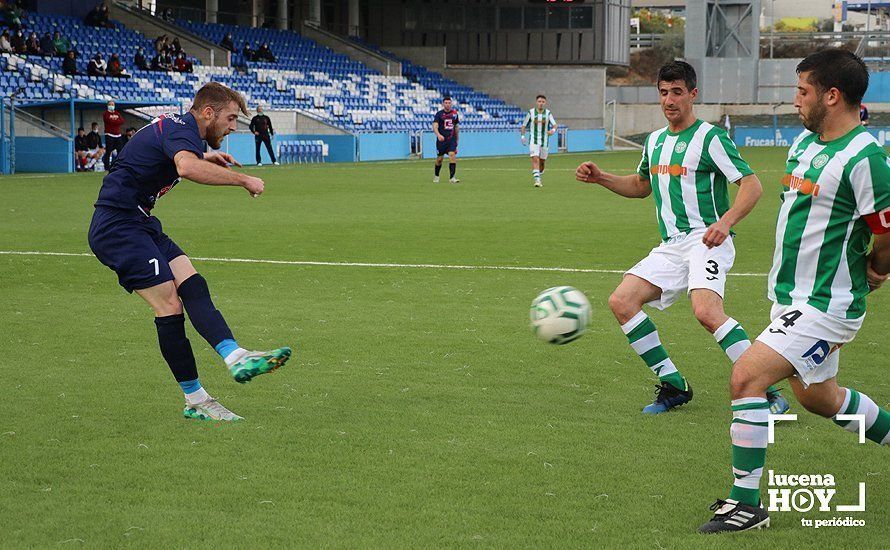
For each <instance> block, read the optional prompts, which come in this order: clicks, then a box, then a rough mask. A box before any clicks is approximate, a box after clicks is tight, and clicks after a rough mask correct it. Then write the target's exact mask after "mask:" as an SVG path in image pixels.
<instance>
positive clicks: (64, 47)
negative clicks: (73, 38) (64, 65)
mask: <svg viewBox="0 0 890 550" xmlns="http://www.w3.org/2000/svg"><path fill="white" fill-rule="evenodd" d="M53 48H55V50H56V55H57V56H59V57H67V56H68V52H69V51H73V50H72V49H71V42H69V41H68V39H67V38H65V37H64V36H62V33H60V32H59V31H56V34H55V35H53Z"/></svg>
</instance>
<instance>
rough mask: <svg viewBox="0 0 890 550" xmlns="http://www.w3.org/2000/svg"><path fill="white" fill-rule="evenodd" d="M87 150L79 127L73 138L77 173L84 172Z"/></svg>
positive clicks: (85, 141)
mask: <svg viewBox="0 0 890 550" xmlns="http://www.w3.org/2000/svg"><path fill="white" fill-rule="evenodd" d="M66 59H67V58H66ZM89 149H90V148H89V147H88V146H87V136H86V134H84V130H83V126H81V127H80V128H78V129H77V135H76V136H75V137H74V168H75V170H77V171H78V172H83V171H84V170H86V163H87V156H88V154H89Z"/></svg>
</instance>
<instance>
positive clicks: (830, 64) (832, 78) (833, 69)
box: [797, 48, 868, 106]
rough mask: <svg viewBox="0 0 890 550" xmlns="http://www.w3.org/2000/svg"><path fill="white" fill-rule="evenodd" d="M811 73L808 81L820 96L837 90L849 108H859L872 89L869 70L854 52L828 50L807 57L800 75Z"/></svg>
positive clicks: (800, 67)
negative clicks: (867, 92) (869, 89)
mask: <svg viewBox="0 0 890 550" xmlns="http://www.w3.org/2000/svg"><path fill="white" fill-rule="evenodd" d="M806 72H808V73H810V74H809V77H808V78H807V81H808V82H809V83H810V84H812V85H813V86H815V87H816V89H817V90H819V92H820V93H824V92H827V91H828V90H830V89H832V88H837V89H838V90H839V91H840V92H841V95H842V96H844V101H846V102H847V104H848V105H851V106H858V105H859V104H860V103H861V102H862V96H864V95H865V91H866V90H867V89H868V67H866V66H865V63H864V62H863V61H862V59H860V58H859V56H857V55H856V54H854V53H853V52H849V51H847V50H842V49H841V48H827V49H824V50H821V51H818V52H815V53H811V54H810V55H808V56H806V57H805V58H804V60H803V61H801V62H800V63H798V64H797V74H800V73H806Z"/></svg>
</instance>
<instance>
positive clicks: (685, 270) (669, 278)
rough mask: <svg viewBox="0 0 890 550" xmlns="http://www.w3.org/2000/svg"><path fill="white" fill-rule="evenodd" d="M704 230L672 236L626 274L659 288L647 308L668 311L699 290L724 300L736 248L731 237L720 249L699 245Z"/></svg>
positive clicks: (718, 247)
mask: <svg viewBox="0 0 890 550" xmlns="http://www.w3.org/2000/svg"><path fill="white" fill-rule="evenodd" d="M705 231H707V230H706V229H696V230H694V231H692V232H690V233H689V234H686V235H683V234H681V235H677V236H676V237H672V238H671V239H669V240H668V241H667V242H664V243H661V244H660V245H658V246H657V247H655V248H653V249H652V252H650V253H649V255H648V256H646V257H645V258H643V260H642V261H640V262H639V263H638V264H637V265H635V266H633V267H632V268H630V269H629V270H628V271H627V273H628V274H630V275H636V276H637V277H639V278H641V279H644V280H646V281H649V282H650V283H652V284H653V285H655V286H657V287H658V288H660V289H661V296H660V297H659V298H658V299H657V300H653V301H651V302H649V303H648V304H647V305H649V306H650V307H654V308H655V309H667V308H668V307H669V306H670V305H671V304H673V303H674V302H676V301H677V298H679V297H680V296H681V295H682V294H684V293H688V292H689V291H691V290H696V289H699V288H706V289H708V290H713V291H714V292H716V293H717V294H718V295H719V296H720V297H721V298H723V291H724V288H725V287H726V274H727V273H728V272H729V270H730V269H731V268H732V264H733V263H734V262H735V245H734V244H733V242H732V237H727V239H726V240H725V241H723V244H721V245H720V246H715V247H714V248H708V247H707V246H705V244H704V243H702V237H704V235H705Z"/></svg>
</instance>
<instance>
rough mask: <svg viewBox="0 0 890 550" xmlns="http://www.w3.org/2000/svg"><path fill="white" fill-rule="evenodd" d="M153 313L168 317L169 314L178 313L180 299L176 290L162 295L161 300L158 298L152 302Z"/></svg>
mask: <svg viewBox="0 0 890 550" xmlns="http://www.w3.org/2000/svg"><path fill="white" fill-rule="evenodd" d="M154 310H155V314H156V315H157V316H158V317H168V316H170V315H180V314H181V313H182V301H181V300H180V299H179V296H178V295H177V294H176V292H172V293H171V294H169V295H167V296H164V299H163V300H159V301H158V302H157V303H155V304H154Z"/></svg>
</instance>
